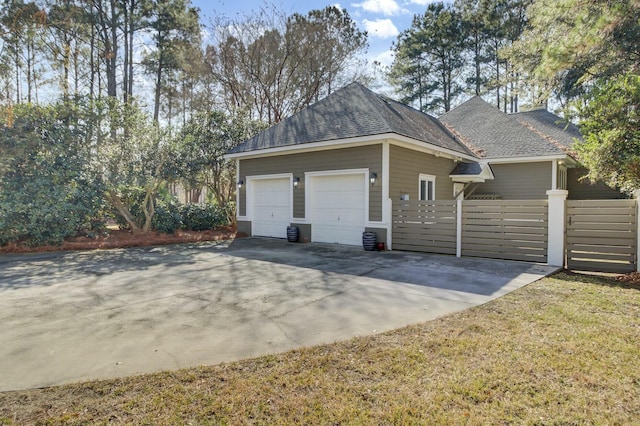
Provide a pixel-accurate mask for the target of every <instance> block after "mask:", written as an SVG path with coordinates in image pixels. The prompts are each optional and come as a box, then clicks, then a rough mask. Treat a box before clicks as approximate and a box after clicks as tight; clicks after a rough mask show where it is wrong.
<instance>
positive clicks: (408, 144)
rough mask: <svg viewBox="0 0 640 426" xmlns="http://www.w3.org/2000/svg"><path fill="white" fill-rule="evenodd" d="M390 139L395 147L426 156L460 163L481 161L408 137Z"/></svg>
mask: <svg viewBox="0 0 640 426" xmlns="http://www.w3.org/2000/svg"><path fill="white" fill-rule="evenodd" d="M389 139H391V143H392V144H393V145H395V146H399V147H401V148H408V149H411V150H413V151H419V152H424V153H426V154H431V155H435V156H436V157H444V158H449V159H451V160H456V161H460V160H462V159H465V160H469V161H478V160H479V158H478V157H475V156H473V155H469V154H464V153H461V152H457V151H453V150H450V149H447V148H442V147H439V146H437V145H431V144H430V143H428V142H423V141H419V140H416V139H412V138H409V137H406V136H402V135H398V134H396V133H392V134H391V136H389ZM443 154H444V155H443Z"/></svg>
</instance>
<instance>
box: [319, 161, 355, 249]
mask: <svg viewBox="0 0 640 426" xmlns="http://www.w3.org/2000/svg"><path fill="white" fill-rule="evenodd" d="M313 179H314V180H313V196H312V200H313V206H312V209H311V211H312V215H313V216H312V218H313V219H312V231H311V235H312V239H313V241H316V242H324V243H339V244H351V245H361V244H362V232H363V231H364V220H365V217H364V215H365V178H364V175H363V174H362V173H360V174H350V175H335V176H317V177H314V178H313Z"/></svg>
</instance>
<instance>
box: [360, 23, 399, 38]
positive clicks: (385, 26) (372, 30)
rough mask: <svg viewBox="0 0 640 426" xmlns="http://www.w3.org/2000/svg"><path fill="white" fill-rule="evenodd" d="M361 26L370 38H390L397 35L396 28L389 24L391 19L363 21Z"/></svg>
mask: <svg viewBox="0 0 640 426" xmlns="http://www.w3.org/2000/svg"><path fill="white" fill-rule="evenodd" d="M362 24H363V25H364V28H365V29H366V30H367V32H368V33H369V34H370V35H371V36H372V37H378V38H392V37H395V36H397V35H398V34H399V31H398V28H396V26H395V25H394V24H393V22H391V19H376V20H375V21H370V20H368V19H364V20H363V21H362Z"/></svg>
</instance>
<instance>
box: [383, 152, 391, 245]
mask: <svg viewBox="0 0 640 426" xmlns="http://www.w3.org/2000/svg"><path fill="white" fill-rule="evenodd" d="M390 151H391V148H390V146H389V141H388V140H385V141H384V142H383V143H382V224H381V225H382V227H383V228H386V229H387V250H391V237H392V236H391V233H392V229H391V221H392V218H393V212H392V209H393V207H392V201H391V197H390V195H389V176H390V170H391V169H390V166H389V162H390V158H391V154H390Z"/></svg>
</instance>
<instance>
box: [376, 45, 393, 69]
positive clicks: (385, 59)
mask: <svg viewBox="0 0 640 426" xmlns="http://www.w3.org/2000/svg"><path fill="white" fill-rule="evenodd" d="M395 57H396V54H395V52H394V51H393V50H391V49H389V50H385V51H384V52H382V53H379V54H377V55H376V56H375V57H374V58H373V61H375V62H377V63H379V64H380V65H381V66H382V67H389V66H391V64H393V60H394V59H395Z"/></svg>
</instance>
